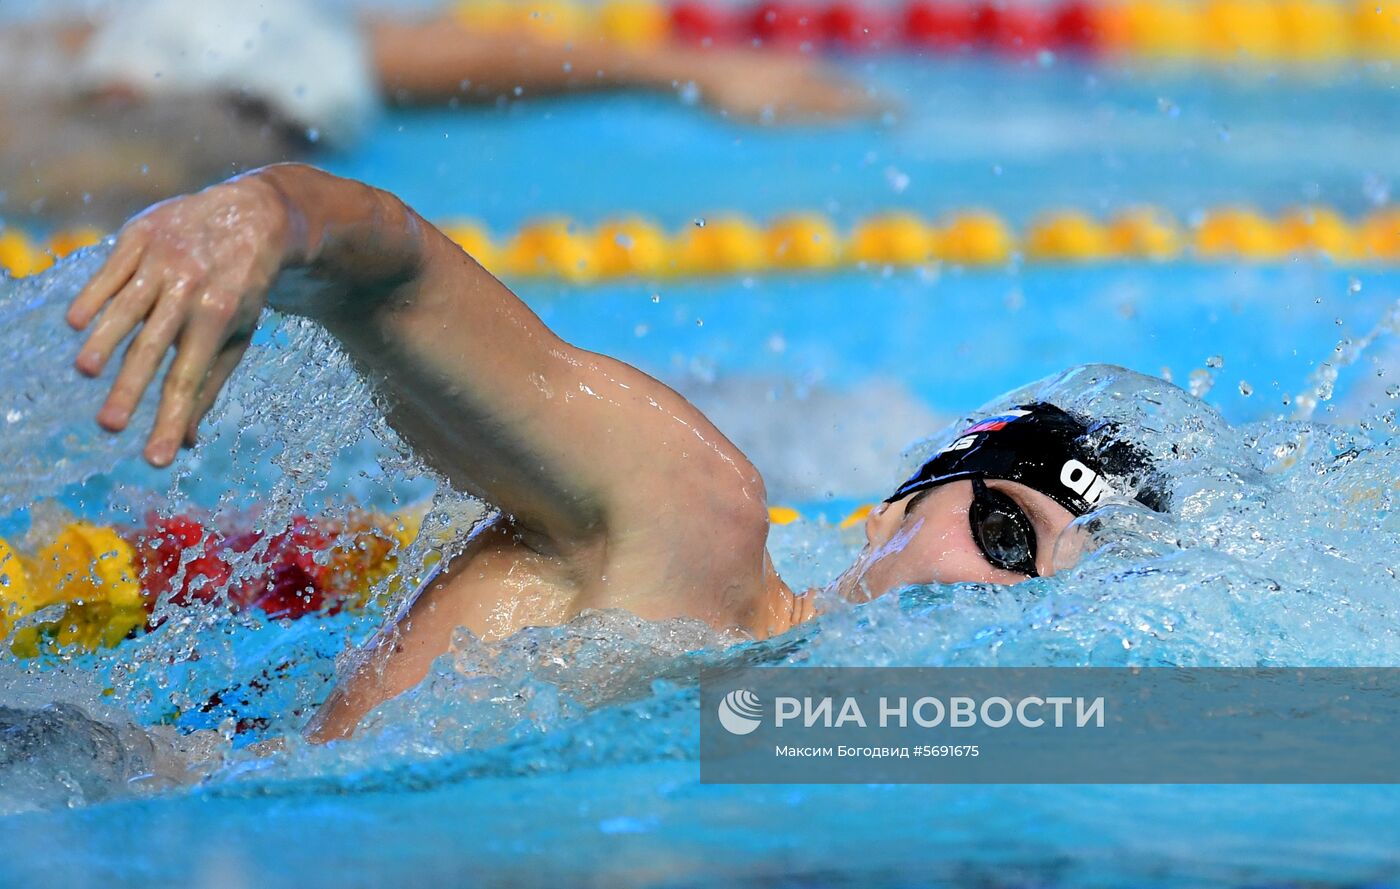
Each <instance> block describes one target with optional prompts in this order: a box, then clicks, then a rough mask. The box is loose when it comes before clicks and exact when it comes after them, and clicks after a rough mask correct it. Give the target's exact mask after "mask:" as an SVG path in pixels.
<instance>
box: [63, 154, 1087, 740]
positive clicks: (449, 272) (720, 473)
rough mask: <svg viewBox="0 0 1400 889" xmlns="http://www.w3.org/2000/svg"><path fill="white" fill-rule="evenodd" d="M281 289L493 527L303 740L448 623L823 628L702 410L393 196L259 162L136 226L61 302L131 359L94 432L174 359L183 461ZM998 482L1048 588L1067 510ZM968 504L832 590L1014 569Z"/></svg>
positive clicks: (94, 339) (750, 482)
mask: <svg viewBox="0 0 1400 889" xmlns="http://www.w3.org/2000/svg"><path fill="white" fill-rule="evenodd" d="M279 282H280V283H279ZM293 282H296V283H297V284H298V286H297V287H296V288H295V290H294V292H293V290H291V289H289V288H288V286H287V285H289V284H291V283H293ZM274 284H279V288H278V293H279V302H278V307H279V308H281V309H283V310H285V311H293V312H297V313H300V314H303V315H306V316H307V317H310V318H312V319H314V320H316V321H317V322H319V323H320V324H322V325H323V326H324V327H325V328H326V329H327V330H329V331H330V332H331V333H332V334H334V335H335V336H336V337H337V338H338V339H339V340H340V342H341V344H342V346H343V347H344V349H345V350H346V352H347V353H348V354H349V355H350V356H351V357H352V358H353V359H354V360H355V361H356V362H357V363H358V364H359V366H360V367H361V369H362V370H364V371H365V372H366V373H367V374H369V375H370V376H371V377H373V378H375V379H376V380H377V381H378V383H379V385H380V387H381V389H382V391H383V392H384V393H385V394H386V395H387V396H388V400H389V403H390V417H389V419H390V421H391V422H392V423H393V424H394V427H395V429H396V430H397V431H398V432H399V433H400V434H401V435H402V436H403V437H404V439H405V440H406V441H408V442H409V443H411V444H412V445H413V446H414V447H415V448H416V449H417V450H418V452H419V453H420V454H421V455H422V456H423V458H424V459H425V460H427V461H428V462H429V463H431V464H432V465H433V466H435V467H436V468H437V469H438V470H439V471H441V472H442V473H444V474H445V475H446V477H447V478H448V479H450V480H451V481H452V483H453V484H454V485H455V486H457V487H459V488H460V489H462V490H465V491H468V492H471V493H473V494H476V495H478V496H480V497H482V498H483V499H484V500H486V501H487V502H488V503H491V504H493V505H495V506H497V507H498V508H499V509H500V511H501V516H502V517H501V518H499V519H497V520H496V521H494V522H492V523H490V524H488V525H486V526H484V527H482V528H480V529H478V530H477V531H476V532H475V533H474V535H473V537H472V539H471V541H470V543H469V545H468V546H467V548H466V550H465V551H464V552H463V553H462V554H461V555H459V556H458V557H457V558H456V559H454V560H453V562H452V564H451V565H450V566H448V568H447V570H446V571H445V572H444V573H443V574H442V575H441V576H440V577H439V578H438V579H437V580H436V581H435V582H433V583H432V584H430V585H429V586H428V587H427V588H426V589H425V590H423V591H422V593H421V594H420V595H419V596H418V598H417V599H416V600H415V601H414V602H413V603H412V604H411V606H410V607H409V608H408V609H407V610H406V611H405V613H403V614H401V615H400V616H399V617H398V619H397V620H396V621H393V622H391V623H390V624H389V625H387V626H386V627H385V629H384V630H383V631H381V633H380V634H378V635H377V636H376V637H375V639H374V640H372V641H371V642H370V643H369V645H368V646H366V648H365V649H364V651H363V652H361V655H360V658H359V661H358V663H357V664H356V665H355V666H353V667H352V668H351V669H349V670H348V671H347V672H346V675H345V676H344V677H343V678H342V680H341V682H340V684H339V685H338V687H337V689H336V690H335V691H334V692H333V694H332V695H331V698H330V699H329V700H328V701H327V702H326V704H325V705H324V707H323V708H322V711H321V713H320V714H319V715H318V717H317V718H316V720H315V721H314V722H313V726H312V728H311V730H310V732H311V735H312V737H314V738H316V739H320V740H325V739H331V738H336V737H343V736H346V735H349V734H350V733H351V732H353V730H354V728H355V726H356V725H357V724H358V723H359V721H360V719H361V718H362V717H363V716H364V715H365V714H366V713H367V712H368V711H369V710H371V709H373V708H374V707H375V706H377V705H378V704H379V703H381V702H383V701H384V700H386V699H388V698H389V697H392V696H394V695H397V694H399V693H401V692H402V691H404V690H406V689H408V688H410V687H412V686H413V685H415V684H417V683H418V682H419V681H420V680H421V679H422V678H423V676H424V675H426V673H427V670H428V668H429V665H430V664H431V663H432V661H433V660H434V659H435V658H436V657H438V656H440V655H442V654H444V653H446V652H448V651H449V650H450V649H451V646H452V636H453V633H454V632H455V630H456V629H457V628H458V627H466V628H467V629H469V630H471V631H472V632H474V633H476V634H478V635H480V636H483V637H486V638H502V637H504V636H508V635H510V634H511V633H513V632H516V631H517V630H519V629H521V628H523V627H526V626H536V625H546V624H557V623H560V622H563V621H567V620H569V619H570V618H572V617H574V616H575V615H577V614H578V613H579V612H581V611H582V610H584V609H588V608H623V609H627V610H629V611H632V612H633V613H635V614H637V615H639V616H641V617H644V618H647V619H651V620H661V619H665V618H675V617H689V618H695V619H699V620H703V621H705V622H708V623H709V624H711V625H712V626H714V627H716V628H718V629H721V630H740V631H742V632H745V633H749V634H752V635H754V636H758V637H765V636H769V635H773V634H777V633H782V632H785V631H787V630H788V629H790V628H791V627H793V626H794V625H796V624H798V623H800V622H802V621H803V620H806V619H808V618H809V617H811V616H812V614H813V613H814V607H813V601H814V597H813V596H810V595H797V594H795V593H794V592H793V591H792V590H791V589H790V588H789V587H788V586H787V585H786V584H785V583H783V581H782V579H781V578H779V577H778V576H777V574H776V572H774V570H773V566H772V562H771V560H770V559H769V557H768V554H767V550H766V543H767V535H768V513H767V498H766V495H765V492H764V489H763V482H762V479H761V478H760V477H759V474H758V472H757V471H756V470H755V469H754V467H753V465H752V464H751V463H750V462H749V460H748V459H747V458H746V457H745V456H744V455H743V454H742V453H741V452H740V451H739V450H738V448H736V447H735V446H734V445H733V444H732V443H731V442H730V441H729V440H728V439H726V438H725V437H724V436H723V435H722V434H721V433H720V432H719V430H717V429H716V428H715V427H714V426H713V425H712V424H711V423H710V422H709V420H708V419H706V418H705V416H704V415H703V414H701V413H700V412H699V411H698V410H697V409H696V408H695V407H693V406H692V405H690V404H689V403H688V402H687V401H685V399H683V398H681V397H680V396H679V395H677V394H676V393H675V392H673V391H671V390H670V389H668V388H667V387H666V386H664V385H662V384H661V383H659V382H657V381H656V380H654V379H652V378H651V377H648V376H647V375H645V374H643V373H642V372H640V371H638V370H637V369H635V368H633V367H630V366H629V365H627V364H624V363H622V362H620V361H616V360H614V359H611V358H608V357H607V356H603V355H598V354H595V353H591V352H587V351H584V350H581V349H577V348H575V347H573V346H571V345H569V344H568V343H565V342H564V341H562V340H560V339H559V338H558V337H557V336H555V335H554V334H553V333H552V332H551V331H550V330H549V329H548V328H546V327H545V326H544V325H543V324H542V323H541V322H540V320H539V319H538V318H537V317H536V316H535V315H534V313H532V312H531V311H530V310H529V309H528V308H527V307H526V306H525V305H524V304H523V303H522V302H521V301H520V300H519V299H517V298H516V297H515V296H514V294H512V293H511V292H510V291H509V290H508V289H507V288H506V287H505V286H504V285H503V284H501V283H500V282H499V281H497V280H496V279H495V278H493V277H492V276H491V275H490V274H488V273H487V272H486V271H484V270H483V269H482V268H481V267H480V266H479V265H477V263H476V262H475V261H474V260H472V259H471V257H469V256H467V255H466V254H465V253H463V252H462V251H461V249H460V248H458V247H457V246H456V245H455V244H453V243H452V242H451V241H450V240H448V239H447V238H446V237H445V236H444V235H442V234H441V233H440V232H438V231H437V230H436V229H434V228H433V227H432V226H431V225H429V224H428V223H427V222H425V221H424V220H423V219H422V218H420V217H419V216H418V215H417V214H415V213H413V211H411V210H410V209H408V208H407V207H406V206H404V205H403V203H402V202H400V201H399V200H398V199H397V198H395V197H393V196H392V195H389V194H387V193H385V192H382V191H379V190H377V189H373V188H370V187H369V186H366V185H363V184H360V183H357V182H351V181H349V180H344V179H339V178H337V177H334V176H330V175H329V174H326V173H323V172H321V171H319V170H315V169H313V168H310V167H305V166H301V165H280V166H274V167H268V168H264V169H263V170H259V171H256V172H254V173H251V174H248V175H246V176H243V177H239V178H237V179H233V180H230V181H229V182H227V183H223V184H221V185H217V186H214V187H212V188H210V189H206V190H205V191H203V192H200V193H198V194H194V195H189V196H186V197H182V198H176V199H173V200H171V201H167V202H165V203H163V204H158V205H156V206H155V207H152V208H151V209H150V210H148V211H146V212H145V213H143V214H142V215H140V216H138V217H136V218H135V219H133V220H132V221H131V222H129V223H128V224H127V225H126V226H125V227H124V228H123V229H122V231H121V233H120V235H119V236H118V240H117V246H116V248H115V249H114V251H113V252H112V254H111V256H110V257H109V258H108V260H107V262H106V263H105V265H104V266H103V268H102V269H101V270H99V272H98V273H97V274H96V275H95V276H94V277H93V278H92V280H91V281H90V282H89V283H88V284H87V285H86V286H85V287H84V289H83V290H82V292H81V293H79V294H78V296H77V298H76V299H75V301H74V302H73V304H72V306H71V307H70V309H69V313H68V320H69V323H70V324H72V325H73V326H74V327H75V328H77V329H79V330H85V331H88V335H87V339H86V341H85V343H84V345H83V347H82V349H81V350H80V352H79V355H78V359H77V366H78V369H79V370H80V371H82V372H83V373H85V374H88V375H92V376H95V375H97V374H99V373H101V372H102V370H103V368H104V367H105V366H106V365H107V364H108V363H109V362H110V361H112V360H120V361H121V369H120V371H119V373H118V375H117V377H116V380H115V382H114V383H113V386H112V389H111V392H110V394H109V396H108V398H107V401H106V403H105V404H104V405H103V407H102V409H101V411H100V412H99V414H98V417H97V420H98V422H99V423H100V424H101V425H102V426H103V427H104V428H106V429H109V430H112V431H119V430H121V429H124V428H125V427H126V426H127V424H128V423H129V422H130V420H131V416H132V414H133V412H134V410H135V408H136V405H137V404H138V403H139V402H140V400H141V399H142V398H143V397H144V396H145V394H146V392H147V390H148V389H149V388H150V387H151V385H152V383H153V382H155V377H156V374H157V371H158V369H159V367H160V365H161V362H162V360H163V359H164V358H165V356H166V355H167V353H168V352H169V351H170V350H172V349H174V350H175V353H176V354H175V359H174V361H173V363H172V364H171V367H170V370H169V371H168V372H167V374H166V376H165V378H164V380H162V381H161V384H160V394H159V399H160V403H159V408H158V411H157V418H156V421H155V425H154V428H153V429H152V431H151V433H150V435H149V438H148V440H147V444H146V448H145V456H146V458H147V459H148V460H149V461H150V462H151V463H152V464H153V465H155V466H167V465H169V464H170V463H171V461H172V460H173V459H174V458H175V455H176V453H177V452H178V450H179V448H180V447H181V446H182V444H183V445H186V446H188V445H192V444H193V443H194V441H195V440H196V437H197V433H198V427H199V423H200V420H201V419H202V418H203V416H204V415H205V413H207V412H208V410H209V409H210V407H211V406H212V405H213V403H214V400H215V398H216V397H217V396H218V393H219V391H220V389H221V388H222V387H223V385H224V384H225V383H226V382H227V380H228V378H229V375H230V374H231V373H232V372H233V370H234V368H235V367H236V366H237V364H238V362H239V360H240V359H241V358H242V356H243V354H244V351H245V350H246V348H247V346H248V342H249V339H250V337H251V335H252V332H253V330H254V328H255V326H256V325H257V323H258V320H259V317H260V314H261V311H262V309H263V307H264V306H265V305H266V304H267V301H268V294H269V291H270V290H271V289H272V287H273V285H274ZM128 338H131V341H130V344H129V345H128V346H127V347H126V349H125V351H124V352H123V353H121V354H120V355H119V354H118V350H119V348H120V347H121V345H122V344H123V343H124V342H126V341H127V340H128ZM988 485H989V486H990V487H992V488H994V489H997V490H1001V491H1004V492H1005V493H1007V494H1008V495H1009V496H1011V497H1012V498H1013V499H1015V500H1016V501H1017V502H1018V503H1019V504H1020V506H1021V508H1022V509H1023V510H1024V511H1025V513H1026V514H1027V516H1028V517H1029V518H1030V519H1031V521H1032V523H1033V524H1034V526H1035V530H1036V536H1037V538H1038V540H1039V541H1040V547H1039V552H1038V561H1037V569H1038V571H1039V573H1041V574H1050V573H1052V572H1053V570H1054V568H1055V564H1054V562H1055V555H1054V552H1053V550H1054V549H1055V547H1054V541H1056V540H1057V538H1059V537H1060V533H1061V531H1063V529H1064V528H1065V527H1066V526H1067V525H1068V524H1069V522H1070V518H1071V517H1070V515H1069V513H1068V512H1067V511H1065V510H1064V509H1063V508H1062V507H1060V506H1058V505H1057V504H1055V503H1054V502H1053V501H1051V500H1050V499H1049V498H1047V497H1045V496H1043V495H1041V494H1038V493H1037V492H1034V491H1031V490H1030V489H1028V488H1025V487H1023V486H1020V485H1016V484H1014V483H1009V482H997V481H989V482H988ZM971 500H972V491H971V485H970V483H968V482H955V483H950V484H948V485H944V486H941V487H939V488H936V489H933V490H932V491H931V492H929V493H927V494H925V495H922V496H921V495H913V496H911V497H907V498H905V499H904V500H901V501H899V502H897V503H894V504H889V505H886V506H882V507H880V508H878V509H876V510H874V511H873V512H872V513H871V515H870V517H869V519H868V520H867V522H866V536H867V545H866V547H865V548H864V549H863V551H862V553H861V555H860V556H859V558H858V559H857V560H856V562H855V564H854V565H852V566H851V568H850V569H848V570H847V571H846V572H844V573H843V574H842V575H841V577H839V578H837V579H836V580H835V581H834V582H833V587H834V589H835V591H836V592H838V593H840V594H841V595H843V596H845V597H846V598H848V599H851V600H855V601H863V600H866V599H870V598H873V597H875V596H879V595H882V594H883V593H885V592H888V591H890V590H892V589H895V588H898V587H902V586H907V585H910V584H917V583H949V582H954V581H983V582H992V583H1015V582H1018V581H1020V580H1024V579H1025V576H1024V575H1021V574H1016V573H1014V572H1009V571H1005V570H1002V569H998V568H996V567H994V566H993V565H991V564H990V563H989V562H988V561H987V560H986V558H985V557H983V556H982V555H981V552H980V550H979V548H978V547H977V545H976V543H975V542H974V541H973V538H972V534H971V530H970V527H969V523H968V507H969V504H970V502H971Z"/></svg>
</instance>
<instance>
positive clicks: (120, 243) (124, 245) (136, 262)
mask: <svg viewBox="0 0 1400 889" xmlns="http://www.w3.org/2000/svg"><path fill="white" fill-rule="evenodd" d="M146 240H147V235H146V228H145V226H144V225H140V224H139V223H138V224H133V225H129V226H127V227H126V228H125V229H124V230H123V231H122V233H121V235H119V236H118V237H117V246H116V247H115V248H113V250H112V253H111V255H109V256H108V257H107V261H106V262H104V263H103V264H102V268H100V269H98V270H97V274H95V275H93V276H92V278H91V279H90V280H89V281H88V282H87V284H86V285H84V286H83V289H82V290H80V291H78V295H77V297H75V298H74V299H73V303H72V305H70V306H69V307H68V323H69V324H70V325H72V327H73V329H75V330H82V329H84V328H85V327H87V326H88V325H89V324H91V323H92V319H93V318H95V317H97V313H98V312H99V311H100V310H101V309H102V307H103V306H104V305H106V304H107V301H108V300H109V299H111V298H112V297H113V296H115V295H116V294H118V293H119V292H120V291H121V290H122V289H123V288H124V287H125V286H126V284H127V282H128V281H130V280H131V276H132V275H134V274H136V270H137V268H138V267H139V266H140V264H141V257H142V255H143V254H144V253H145V252H146Z"/></svg>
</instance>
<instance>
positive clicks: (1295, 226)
mask: <svg viewBox="0 0 1400 889" xmlns="http://www.w3.org/2000/svg"><path fill="white" fill-rule="evenodd" d="M441 228H442V230H443V231H444V232H445V233H446V234H447V235H448V237H450V238H452V239H453V240H454V241H455V242H456V243H457V244H458V245H460V246H461V247H462V249H464V250H466V251H467V252H468V253H469V254H471V255H472V256H473V257H475V258H476V260H477V261H478V262H480V263H481V264H482V265H483V266H485V267H486V268H487V269H489V270H490V271H491V272H493V273H494V274H497V275H499V276H501V277H503V278H506V279H511V280H516V279H528V278H555V279H562V280H564V281H568V282H572V283H577V284H587V283H592V282H595V281H603V280H615V279H620V278H642V279H690V278H705V277H712V276H724V275H754V274H761V273H772V272H832V271H837V270H841V269H867V270H876V271H883V270H884V269H886V268H890V267H894V268H900V267H919V266H931V265H934V264H938V263H942V264H947V265H954V266H965V267H1003V266H1007V265H1008V264H1011V263H1013V262H1019V263H1025V264H1030V265H1048V264H1090V263H1104V262H1122V261H1139V262H1141V261H1146V262H1158V263H1160V262H1171V261H1179V260H1194V261H1198V262H1250V263H1279V262H1286V261H1289V260H1291V259H1295V258H1307V257H1325V258H1327V259H1329V260H1330V261H1332V262H1334V263H1338V264H1348V265H1351V264H1356V265H1376V266H1393V265H1397V264H1400V207H1395V206H1386V207H1383V208H1380V209H1378V210H1376V211H1374V212H1372V213H1371V214H1369V215H1367V216H1365V217H1363V218H1359V219H1347V218H1345V217H1344V216H1342V215H1341V214H1340V213H1338V212H1336V211H1335V210H1332V209H1329V208H1327V207H1301V208H1297V209H1293V210H1289V211H1286V212H1284V213H1282V214H1280V215H1278V216H1276V217H1271V216H1267V215H1265V214H1262V213H1259V212H1257V211H1255V210H1252V209H1249V208H1246V207H1221V208H1216V209H1212V210H1208V211H1206V212H1204V213H1202V214H1200V215H1199V217H1197V218H1195V219H1194V220H1193V222H1192V223H1191V224H1190V225H1185V226H1183V225H1182V224H1181V223H1180V222H1179V221H1178V220H1176V219H1175V218H1174V217H1172V216H1171V215H1170V214H1168V213H1165V212H1164V211H1162V210H1160V209H1156V208H1151V207H1142V208H1136V209H1129V210H1125V211H1123V212H1121V213H1119V214H1117V215H1114V216H1113V217H1111V218H1109V219H1106V220H1101V219H1098V218H1095V217H1094V216H1092V215H1090V214H1088V213H1084V212H1082V211H1079V210H1061V211H1056V212H1052V213H1047V214H1044V215H1042V216H1040V217H1037V218H1036V219H1035V220H1033V221H1032V222H1031V223H1030V224H1029V225H1028V226H1026V228H1025V229H1024V230H1023V231H1019V232H1018V231H1016V230H1015V229H1014V228H1013V227H1012V226H1011V225H1010V224H1009V223H1008V222H1007V221H1006V220H1005V219H1003V218H1002V217H1000V216H998V215H997V214H995V213H992V212H989V211H986V210H963V211H959V212H955V213H952V214H949V215H947V216H945V217H943V218H941V219H940V220H938V221H936V222H935V221H930V220H928V219H926V218H925V217H922V216H919V215H917V214H914V213H909V212H904V211H897V212H887V213H878V214H874V215H871V216H867V217H865V218H863V219H860V220H859V221H857V222H856V224H855V225H853V226H852V227H851V228H850V229H849V230H847V231H844V232H843V231H840V230H838V228H837V227H836V225H835V224H834V223H833V222H832V221H831V220H830V219H829V218H828V217H826V216H824V215H822V214H820V213H810V212H799V213H788V214H785V215H782V216H779V217H777V218H775V219H774V220H772V221H771V222H770V223H769V224H767V225H759V224H757V223H755V222H754V221H753V220H751V219H749V218H747V217H745V216H743V215H742V214H738V213H721V214H718V215H713V216H708V217H704V218H697V219H696V220H695V221H694V222H693V223H691V224H687V225H685V226H683V227H682V228H681V229H680V230H679V231H673V232H668V231H667V230H665V229H664V228H662V227H661V226H659V225H657V224H656V223H655V222H652V221H650V220H648V219H647V218H646V217H644V216H640V215H635V214H631V215H624V216H619V217H616V218H613V219H610V220H606V221H604V222H602V223H600V224H598V225H596V226H587V225H583V224H581V223H579V222H577V221H575V220H572V219H569V218H568V217H565V216H548V217H545V218H542V219H537V220H534V221H531V222H527V223H526V224H524V225H522V226H521V227H520V228H519V229H518V230H516V231H515V232H512V233H510V234H508V235H506V236H505V237H496V236H494V235H493V234H492V233H491V232H490V231H489V230H487V229H486V228H485V227H484V226H483V225H481V224H479V223H476V222H472V221H469V220H460V219H459V220H453V221H448V222H445V223H442V224H441ZM101 238H102V234H101V232H98V231H97V230H95V229H75V230H68V231H63V232H59V233H58V234H57V235H55V236H53V237H51V238H49V239H48V240H47V241H43V242H41V241H38V240H36V239H34V238H32V237H30V236H29V235H27V234H26V233H25V232H23V231H21V230H20V229H17V228H13V227H11V228H5V229H2V230H0V268H3V269H5V270H6V271H8V273H9V274H11V275H15V276H24V275H31V274H34V273H36V272H40V271H43V270H44V269H46V268H48V267H49V266H50V265H51V264H52V263H53V261H54V259H55V258H57V257H61V256H64V255H66V254H67V253H69V252H71V251H72V250H74V249H77V248H78V247H81V246H86V245H88V244H93V243H96V242H97V241H99V240H100V239H101Z"/></svg>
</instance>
